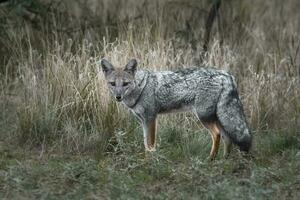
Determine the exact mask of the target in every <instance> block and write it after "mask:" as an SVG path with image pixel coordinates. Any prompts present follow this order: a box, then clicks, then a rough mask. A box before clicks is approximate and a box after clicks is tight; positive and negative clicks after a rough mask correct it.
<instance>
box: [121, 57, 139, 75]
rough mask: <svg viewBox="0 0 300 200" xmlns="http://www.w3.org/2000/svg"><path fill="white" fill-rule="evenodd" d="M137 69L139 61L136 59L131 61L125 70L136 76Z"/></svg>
mask: <svg viewBox="0 0 300 200" xmlns="http://www.w3.org/2000/svg"><path fill="white" fill-rule="evenodd" d="M136 68H137V61H136V59H131V60H130V61H129V62H128V64H127V65H126V66H125V69H124V71H126V72H128V73H130V74H132V75H135V72H136Z"/></svg>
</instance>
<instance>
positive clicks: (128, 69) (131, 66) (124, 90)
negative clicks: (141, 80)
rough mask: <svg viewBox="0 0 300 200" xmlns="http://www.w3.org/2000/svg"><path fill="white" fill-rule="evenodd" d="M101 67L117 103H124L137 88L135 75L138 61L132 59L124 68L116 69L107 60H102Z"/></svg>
mask: <svg viewBox="0 0 300 200" xmlns="http://www.w3.org/2000/svg"><path fill="white" fill-rule="evenodd" d="M101 67H102V71H103V73H104V76H105V79H106V81H107V85H108V88H109V90H110V92H111V93H112V95H113V96H114V97H115V99H116V100H117V101H122V100H123V99H124V97H126V96H127V95H128V94H130V93H131V92H132V91H133V90H134V89H135V86H136V83H135V78H134V76H135V73H136V68H137V61H136V60H135V59H131V60H130V61H129V62H128V64H127V65H126V66H125V67H124V68H115V67H114V66H113V65H112V64H110V63H109V62H108V61H107V60H105V59H102V60H101Z"/></svg>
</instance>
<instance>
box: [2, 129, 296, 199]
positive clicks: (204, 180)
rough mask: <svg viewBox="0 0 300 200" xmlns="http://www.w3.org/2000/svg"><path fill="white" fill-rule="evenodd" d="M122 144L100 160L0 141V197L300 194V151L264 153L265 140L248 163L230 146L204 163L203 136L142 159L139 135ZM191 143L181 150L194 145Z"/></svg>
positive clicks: (169, 145)
mask: <svg viewBox="0 0 300 200" xmlns="http://www.w3.org/2000/svg"><path fill="white" fill-rule="evenodd" d="M169 133H170V132H169V131H165V132H163V133H161V134H162V135H163V136H162V137H167V136H165V134H169ZM135 134H137V133H135ZM195 134H199V133H195ZM201 134H202V133H201ZM124 139H125V141H124V144H122V145H125V146H126V150H122V148H121V147H120V149H119V150H116V151H115V152H108V153H107V154H106V155H105V156H104V157H102V158H100V159H99V158H97V157H95V156H93V155H91V154H85V155H72V154H70V155H61V154H55V153H54V152H53V153H50V152H45V153H44V154H42V155H41V154H40V153H41V151H40V150H37V149H34V150H30V151H24V150H23V149H22V148H19V147H17V148H16V147H15V148H12V147H10V146H8V145H5V144H4V145H3V144H2V145H1V163H0V175H1V176H0V191H1V192H0V198H1V199H99V198H100V199H102V198H104V199H199V198H201V199H296V197H297V195H299V192H300V190H299V189H300V181H299V180H300V179H299V177H300V171H299V168H300V147H299V146H289V145H287V146H285V147H282V146H281V147H280V151H273V153H272V155H270V154H269V151H267V149H268V148H270V146H269V145H268V141H265V142H263V143H260V144H259V145H258V146H256V148H255V149H254V150H255V152H259V154H255V153H253V158H245V157H243V156H241V155H240V154H239V153H238V152H237V150H236V149H234V151H233V152H232V154H231V156H230V157H229V158H228V159H222V158H218V159H216V160H215V161H213V162H210V161H208V160H207V159H205V157H206V156H208V154H207V153H208V152H207V149H206V150H204V151H201V149H205V148H206V147H205V146H204V147H203V144H204V143H208V142H209V140H207V138H206V137H204V138H203V139H202V140H201V139H199V140H198V142H197V144H198V146H199V147H198V148H197V149H198V150H199V152H198V154H196V153H193V154H192V155H191V154H190V151H189V150H188V151H186V150H184V148H183V149H182V147H180V139H183V138H178V139H179V142H178V141H169V142H168V141H164V142H162V143H164V145H161V146H160V148H159V149H158V151H157V152H155V153H153V154H146V155H145V153H144V150H143V149H142V148H141V145H140V144H139V143H141V142H142V141H141V140H140V139H141V138H135V136H132V137H126V135H125V138H124ZM193 139H195V138H193V137H192V138H191V140H186V141H185V143H186V145H189V144H191V145H195V143H196V142H195V140H193ZM206 146H208V144H206ZM260 151H262V152H267V153H261V152H260ZM170 152H172V153H170Z"/></svg>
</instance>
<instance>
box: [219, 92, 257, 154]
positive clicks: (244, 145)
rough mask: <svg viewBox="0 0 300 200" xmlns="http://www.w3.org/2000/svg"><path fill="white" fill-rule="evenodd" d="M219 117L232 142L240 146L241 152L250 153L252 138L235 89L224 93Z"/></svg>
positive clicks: (221, 97) (220, 103)
mask: <svg viewBox="0 0 300 200" xmlns="http://www.w3.org/2000/svg"><path fill="white" fill-rule="evenodd" d="M217 117H218V119H219V121H220V123H221V125H222V127H223V129H224V130H225V132H226V134H227V135H228V137H229V138H230V139H231V140H232V142H233V143H234V144H236V145H238V146H239V148H240V150H241V151H245V152H248V151H249V150H250V148H251V144H252V136H251V133H250V129H249V128H248V124H247V121H246V117H245V114H244V110H243V106H242V103H241V101H240V99H239V96H238V92H237V90H236V88H235V87H231V88H228V89H227V90H224V91H223V92H222V94H221V96H220V99H219V102H218V106H217Z"/></svg>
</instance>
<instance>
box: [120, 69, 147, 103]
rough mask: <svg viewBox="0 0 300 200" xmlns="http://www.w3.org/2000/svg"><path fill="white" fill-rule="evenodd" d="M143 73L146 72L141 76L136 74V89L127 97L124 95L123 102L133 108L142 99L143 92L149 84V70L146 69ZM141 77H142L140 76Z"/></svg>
mask: <svg viewBox="0 0 300 200" xmlns="http://www.w3.org/2000/svg"><path fill="white" fill-rule="evenodd" d="M137 73H139V72H137ZM142 73H144V74H143V75H141V76H139V75H138V74H137V75H136V77H137V78H136V87H135V89H134V90H133V91H132V92H131V93H130V94H128V95H127V96H126V97H124V100H123V103H124V104H125V105H126V106H127V107H129V108H133V107H134V106H135V105H136V104H137V102H138V100H139V99H140V97H141V94H142V93H143V90H144V88H145V86H146V84H147V79H148V76H149V72H148V71H145V72H142ZM139 77H141V78H139Z"/></svg>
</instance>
